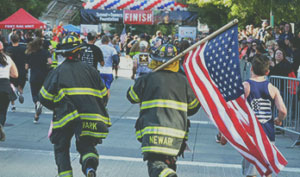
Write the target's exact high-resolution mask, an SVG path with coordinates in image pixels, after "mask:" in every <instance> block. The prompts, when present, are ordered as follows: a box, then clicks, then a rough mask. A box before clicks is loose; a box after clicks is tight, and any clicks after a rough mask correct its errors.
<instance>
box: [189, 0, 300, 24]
mask: <svg viewBox="0 0 300 177" xmlns="http://www.w3.org/2000/svg"><path fill="white" fill-rule="evenodd" d="M188 4H190V5H192V8H191V9H195V8H198V10H197V11H198V12H199V16H200V21H202V22H205V23H207V24H208V25H209V26H212V27H213V28H214V27H221V26H222V25H224V24H226V23H227V22H229V21H231V20H233V19H234V18H237V19H239V25H240V26H242V27H244V26H245V25H247V24H254V25H255V26H260V24H261V20H265V19H267V20H269V19H270V12H271V10H272V13H273V15H274V19H275V24H279V23H281V22H290V23H292V22H293V23H296V24H299V22H300V18H299V17H298V16H299V14H300V0H188ZM193 5H194V7H193ZM195 6H196V7H195Z"/></svg>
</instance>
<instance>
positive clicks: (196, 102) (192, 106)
mask: <svg viewBox="0 0 300 177" xmlns="http://www.w3.org/2000/svg"><path fill="white" fill-rule="evenodd" d="M198 104H199V101H198V100H197V98H195V99H194V100H193V101H192V102H191V103H190V104H189V105H188V109H194V108H195V107H197V106H198Z"/></svg>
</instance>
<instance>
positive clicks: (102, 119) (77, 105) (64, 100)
mask: <svg viewBox="0 0 300 177" xmlns="http://www.w3.org/2000/svg"><path fill="white" fill-rule="evenodd" d="M57 49H58V50H56V52H57V53H59V52H62V51H65V52H64V54H63V56H64V57H66V59H65V61H64V62H63V63H62V64H61V65H59V66H58V67H57V68H56V69H55V70H52V71H51V72H50V73H49V75H48V77H47V78H46V80H45V82H44V85H43V87H42V89H41V91H40V95H39V96H40V98H41V103H42V104H43V105H44V106H45V107H47V108H48V109H50V110H53V119H52V133H50V134H51V135H50V140H51V142H52V143H53V144H54V154H55V161H56V164H57V166H58V173H59V177H66V176H68V177H72V176H73V175H72V167H71V162H70V151H69V149H70V143H71V139H72V137H73V135H75V138H76V149H77V151H78V152H79V153H80V163H81V165H82V172H83V173H84V174H85V175H86V176H88V177H94V176H96V172H95V171H96V169H97V166H98V161H99V155H98V153H97V150H96V148H95V146H96V145H97V144H101V143H102V139H104V138H106V136H107V134H108V127H109V126H110V125H111V122H110V119H109V116H108V113H107V112H106V108H105V107H106V104H107V100H108V98H107V89H106V87H105V85H104V84H103V82H102V81H101V78H100V76H99V73H98V71H97V70H96V69H95V68H93V67H92V66H89V65H87V64H85V63H83V62H81V61H80V49H81V44H80V40H79V39H78V38H77V37H75V36H67V37H65V38H64V39H63V40H62V43H61V44H60V45H58V46H57Z"/></svg>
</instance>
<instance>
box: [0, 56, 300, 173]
mask: <svg viewBox="0 0 300 177" xmlns="http://www.w3.org/2000/svg"><path fill="white" fill-rule="evenodd" d="M130 67H131V63H130V60H126V59H125V58H123V59H122V61H121V69H120V76H121V77H119V78H118V79H117V80H115V81H114V82H113V84H112V88H111V98H110V101H109V104H108V110H109V114H110V116H111V119H112V127H111V128H110V133H109V136H108V137H107V139H106V140H104V142H103V144H101V145H98V146H97V149H98V151H99V153H100V165H99V168H98V170H97V176H100V177H147V176H148V175H147V166H146V163H145V162H143V160H142V155H141V150H140V144H139V143H138V141H137V140H136V139H135V133H134V124H135V120H136V118H137V116H138V112H139V107H138V106H137V105H131V104H130V103H129V102H128V101H127V99H126V91H127V89H128V87H129V86H130V85H131V84H133V81H132V80H130V79H129V78H130V74H131V72H130V69H129V68H130ZM24 95H25V102H24V104H22V105H21V104H19V103H17V111H16V112H8V120H7V126H5V131H6V134H7V140H6V141H5V142H1V143H0V177H16V176H18V177H53V176H57V168H56V165H55V161H54V155H53V146H52V144H51V143H50V142H49V140H48V138H47V132H48V129H49V123H50V120H51V112H50V111H48V110H46V109H44V110H43V114H42V115H41V117H40V122H39V124H33V116H34V109H33V108H34V106H33V103H32V101H31V94H30V89H29V84H27V85H26V88H25V94H24ZM191 120H192V125H191V130H190V135H189V149H190V150H189V151H188V152H186V153H185V157H184V158H179V161H178V174H179V176H180V177H239V176H242V175H241V166H240V162H241V159H242V158H241V156H240V155H239V153H237V152H236V151H235V150H234V149H233V148H232V147H231V146H230V145H226V146H220V145H219V144H217V143H215V138H214V136H215V134H216V132H217V130H216V129H215V127H214V126H213V125H212V124H211V123H210V122H209V121H208V119H207V117H206V115H205V114H204V112H203V111H199V112H198V113H197V114H196V115H195V116H193V117H191ZM276 138H277V139H276V145H277V147H278V148H279V150H280V151H281V152H282V153H283V154H284V156H285V157H286V158H287V160H288V161H289V164H288V165H287V167H286V168H284V169H283V171H282V172H281V173H280V174H279V175H278V176H280V177H281V176H282V177H300V155H299V154H300V148H299V147H295V148H289V146H290V145H291V144H292V143H293V137H292V136H289V135H278V136H277V137H276ZM71 158H72V166H73V171H74V176H75V177H81V176H83V174H82V173H81V167H80V164H79V155H78V153H77V152H76V148H75V145H74V143H73V144H72V147H71Z"/></svg>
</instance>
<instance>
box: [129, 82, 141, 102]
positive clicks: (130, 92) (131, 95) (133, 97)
mask: <svg viewBox="0 0 300 177" xmlns="http://www.w3.org/2000/svg"><path fill="white" fill-rule="evenodd" d="M129 96H130V97H131V99H132V100H133V101H135V102H140V101H141V100H140V99H139V97H138V96H137V94H136V93H135V92H134V90H133V86H131V87H130V91H129Z"/></svg>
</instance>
